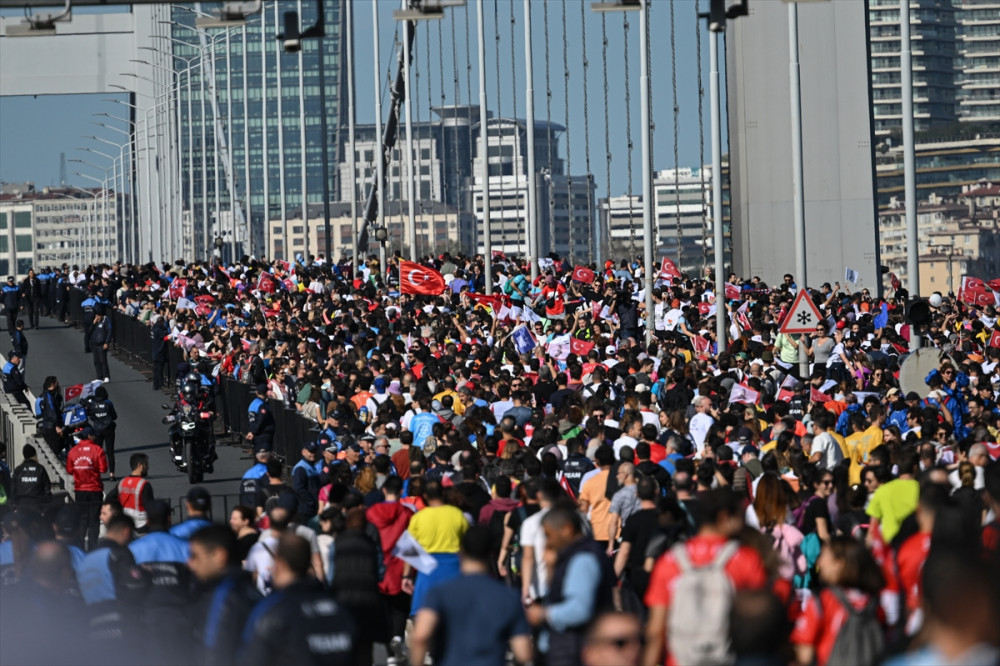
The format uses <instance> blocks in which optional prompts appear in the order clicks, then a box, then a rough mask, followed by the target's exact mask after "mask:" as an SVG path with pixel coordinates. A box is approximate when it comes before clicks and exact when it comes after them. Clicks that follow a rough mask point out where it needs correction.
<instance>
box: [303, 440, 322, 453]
mask: <svg viewBox="0 0 1000 666" xmlns="http://www.w3.org/2000/svg"><path fill="white" fill-rule="evenodd" d="M302 448H303V449H305V450H306V451H308V452H309V453H319V452H320V451H322V450H323V448H324V447H322V446H320V444H319V442H306V443H305V444H303V445H302Z"/></svg>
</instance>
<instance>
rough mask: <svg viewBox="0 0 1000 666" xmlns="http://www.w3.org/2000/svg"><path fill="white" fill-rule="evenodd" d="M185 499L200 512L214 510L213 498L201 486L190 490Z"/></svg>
mask: <svg viewBox="0 0 1000 666" xmlns="http://www.w3.org/2000/svg"><path fill="white" fill-rule="evenodd" d="M185 499H187V501H188V504H190V505H191V506H192V507H194V508H195V509H196V510H198V511H208V510H209V509H211V508H212V496H211V495H209V494H208V491H207V490H205V489H204V488H202V487H201V486H195V487H194V488H192V489H191V490H189V491H188V492H187V496H186V498H185Z"/></svg>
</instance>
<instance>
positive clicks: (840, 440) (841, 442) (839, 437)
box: [827, 430, 851, 458]
mask: <svg viewBox="0 0 1000 666" xmlns="http://www.w3.org/2000/svg"><path fill="white" fill-rule="evenodd" d="M827 432H829V433H830V434H831V435H833V439H834V440H836V442H837V444H838V445H839V446H840V452H841V453H843V454H844V457H845V458H850V457H851V452H850V451H849V450H848V449H847V440H845V439H844V436H843V435H841V434H840V433H839V432H837V431H836V430H827Z"/></svg>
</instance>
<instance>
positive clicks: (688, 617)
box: [667, 541, 739, 666]
mask: <svg viewBox="0 0 1000 666" xmlns="http://www.w3.org/2000/svg"><path fill="white" fill-rule="evenodd" d="M738 549H739V544H738V543H736V542H735V541H729V542H727V543H726V545H724V546H723V547H722V548H720V549H719V552H718V553H717V554H716V556H715V559H714V560H712V562H710V563H709V564H707V565H705V566H702V567H695V566H694V565H692V564H691V559H690V558H689V557H688V553H687V545H686V544H684V543H679V544H677V545H676V546H674V547H673V548H672V549H671V552H672V553H673V555H674V560H675V561H676V562H677V566H678V567H679V568H680V570H681V573H680V576H679V577H678V579H677V582H676V583H675V584H674V591H673V595H672V599H671V603H670V610H669V614H668V616H667V636H668V641H667V643H668V648H669V650H670V654H671V655H673V657H674V659H675V660H676V662H677V663H678V664H679V665H680V666H720V665H725V664H731V663H733V660H734V655H733V653H732V649H731V646H730V641H729V612H730V610H731V608H732V605H733V595H734V589H733V584H732V582H731V581H730V580H729V576H728V575H727V574H726V564H727V563H728V562H729V560H731V559H732V557H733V555H735V554H736V551H737V550H738Z"/></svg>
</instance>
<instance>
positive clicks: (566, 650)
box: [545, 537, 615, 665]
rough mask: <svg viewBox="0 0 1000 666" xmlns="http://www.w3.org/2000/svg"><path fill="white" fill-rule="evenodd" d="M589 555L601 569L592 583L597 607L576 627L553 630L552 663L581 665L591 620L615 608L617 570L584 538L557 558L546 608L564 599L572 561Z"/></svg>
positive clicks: (550, 653)
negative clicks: (614, 594) (565, 585)
mask: <svg viewBox="0 0 1000 666" xmlns="http://www.w3.org/2000/svg"><path fill="white" fill-rule="evenodd" d="M583 553H590V554H591V555H593V556H594V557H595V558H596V559H597V562H598V563H599V564H600V566H601V577H600V579H599V580H593V581H589V582H590V584H591V585H593V586H594V587H595V594H594V608H593V610H592V614H591V616H590V617H589V618H587V620H586V621H585V622H583V623H581V624H580V625H578V626H575V627H567V628H566V630H565V631H555V630H552V632H551V634H550V637H549V660H550V663H552V664H557V665H562V664H574V663H579V659H580V652H581V651H582V649H583V639H584V634H585V633H586V630H587V626H588V625H589V624H590V621H591V620H593V619H594V618H596V617H597V616H598V615H600V614H601V613H602V612H604V611H608V610H611V609H612V608H613V607H614V598H613V596H612V590H613V589H614V585H615V575H614V571H612V569H611V562H610V561H609V560H608V558H607V556H606V555H605V554H604V552H603V551H602V550H601V548H600V546H598V545H597V543H596V542H595V541H594V540H593V539H590V538H587V537H582V538H580V539H577V540H576V541H574V542H573V543H572V544H570V545H568V546H566V547H565V548H563V549H562V550H561V551H560V552H559V555H558V556H557V558H556V564H555V567H554V568H553V570H552V572H551V573H550V576H551V579H550V580H549V593H548V596H547V597H546V599H545V603H546V605H549V606H551V605H555V604H557V603H559V602H561V601H562V600H563V582H564V581H565V578H566V573H567V571H568V569H569V563H570V561H571V560H572V559H573V558H574V557H575V556H577V555H580V554H583Z"/></svg>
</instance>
